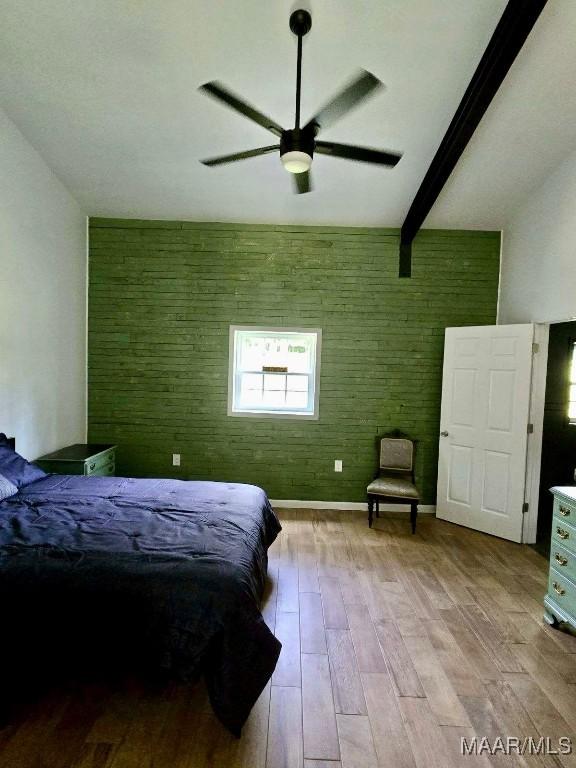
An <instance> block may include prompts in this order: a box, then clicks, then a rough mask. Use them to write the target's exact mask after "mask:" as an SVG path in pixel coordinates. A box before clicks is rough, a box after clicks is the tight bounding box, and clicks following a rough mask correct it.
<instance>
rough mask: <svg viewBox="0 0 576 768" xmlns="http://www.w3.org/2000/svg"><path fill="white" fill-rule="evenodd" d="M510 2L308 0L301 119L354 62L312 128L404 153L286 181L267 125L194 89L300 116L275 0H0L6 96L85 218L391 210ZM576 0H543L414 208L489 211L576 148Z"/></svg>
mask: <svg viewBox="0 0 576 768" xmlns="http://www.w3.org/2000/svg"><path fill="white" fill-rule="evenodd" d="M505 4H506V0H473V1H472V0H442V2H439V1H438V0H387V1H386V2H383V0H314V4H313V8H312V13H313V27H312V31H311V33H310V34H309V35H308V36H307V38H306V39H305V42H304V68H303V106H302V112H303V117H304V118H307V117H308V116H310V115H311V114H312V113H313V112H314V111H316V108H317V107H318V106H320V105H321V104H322V103H323V102H324V101H325V100H326V99H327V98H329V97H331V96H332V95H333V94H334V93H335V91H337V90H338V89H339V88H340V87H341V86H342V84H344V83H345V82H346V81H347V80H348V79H349V78H350V76H351V75H353V74H354V73H355V72H356V71H357V70H358V69H359V68H361V67H362V68H365V69H368V70H370V71H371V72H373V73H374V74H376V75H377V76H378V77H379V78H380V79H382V80H383V81H384V83H386V85H387V90H386V91H385V92H384V93H383V94H378V95H376V96H375V97H374V98H373V99H372V100H370V101H369V102H367V103H365V104H364V105H363V106H361V107H360V108H359V109H358V110H356V111H355V112H353V113H351V114H349V115H348V116H347V117H346V118H344V119H342V120H341V121H340V122H339V123H338V124H337V125H335V126H333V127H332V128H331V129H330V130H327V131H326V132H325V133H323V134H322V137H323V138H325V139H327V140H333V141H341V142H345V143H358V144H366V145H371V146H376V147H382V148H387V149H394V150H402V151H403V152H404V157H403V159H402V160H401V162H400V163H399V164H398V166H397V167H396V168H395V169H393V170H390V169H382V168H380V167H371V166H367V165H363V164H358V163H351V162H349V161H345V160H338V159H335V158H329V157H323V156H317V157H315V159H314V166H313V174H314V182H315V190H314V192H312V193H311V194H309V195H300V196H296V195H293V194H292V189H291V181H292V180H291V179H290V178H289V176H288V174H287V173H286V172H285V171H284V170H283V168H282V166H281V164H280V162H279V160H278V158H277V157H276V156H275V155H269V156H264V157H261V158H256V159H252V160H247V161H245V162H242V163H237V164H234V165H228V166H222V167H219V168H207V167H205V166H203V165H201V164H200V163H199V162H198V160H199V159H200V158H203V157H211V156H214V155H218V154H224V153H228V152H234V151H239V150H243V149H251V148H254V147H258V146H262V145H266V144H270V143H274V137H273V136H272V135H271V134H269V133H267V132H266V131H265V130H264V129H262V128H260V127H259V126H257V125H254V124H252V123H250V122H248V121H247V120H246V119H244V118H242V117H240V116H238V115H237V114H235V113H233V112H232V111H230V110H227V109H225V108H224V107H222V106H221V105H219V104H217V103H216V102H214V101H212V100H210V99H208V98H206V97H205V96H204V95H202V94H199V93H198V92H197V88H198V86H199V85H200V84H202V83H203V82H205V81H207V80H213V79H218V80H221V81H223V82H224V83H225V84H227V85H228V86H229V87H230V88H232V89H233V90H234V91H236V92H238V93H240V94H241V95H242V96H244V97H245V98H246V99H247V100H248V101H249V102H251V103H253V104H254V105H256V106H257V107H259V108H260V109H261V110H262V111H264V112H265V113H267V114H269V115H270V116H271V117H273V118H275V119H277V120H278V121H279V122H280V123H281V124H283V125H284V126H285V127H290V125H291V124H292V123H293V119H294V115H293V109H294V106H293V102H294V88H295V55H296V45H295V38H294V37H293V36H292V34H291V32H290V31H289V29H288V17H289V14H290V12H291V10H293V9H294V8H296V7H299V6H300V5H303V6H304V7H307V4H306V3H298V2H293V3H290V2H289V1H288V0H274V1H272V0H242V2H239V1H238V0H218V2H214V0H50V2H46V0H27V2H22V0H0V18H1V19H2V22H1V24H0V105H1V106H3V107H4V108H5V110H6V111H7V113H8V115H9V116H10V117H11V118H12V119H13V120H14V121H15V123H16V124H17V125H18V127H19V128H20V129H21V131H22V132H23V133H24V135H25V136H26V137H27V138H28V140H29V141H30V142H31V143H32V144H33V146H34V147H36V149H37V150H38V151H39V152H40V153H41V154H42V156H43V157H44V158H45V160H46V161H47V162H48V164H49V165H50V166H51V167H52V168H53V169H54V171H55V172H56V173H57V174H58V176H59V177H60V178H61V179H62V181H63V182H64V183H65V184H66V185H67V187H68V188H69V189H70V191H71V192H72V193H73V194H74V195H75V196H76V198H77V199H78V200H79V202H80V203H81V204H82V205H83V207H84V209H85V210H86V211H87V213H89V214H91V215H103V216H121V217H142V218H172V219H190V220H218V221H255V222H274V223H291V222H294V223H310V224H340V225H356V226H361V225H375V226H398V225H400V224H401V223H402V221H403V218H404V216H405V214H406V212H407V210H408V208H409V206H410V203H411V201H412V199H413V197H414V194H415V193H416V190H417V189H418V186H419V184H420V182H421V180H422V178H423V176H424V174H425V172H426V170H427V168H428V165H429V163H430V161H431V159H432V157H433V155H434V152H435V150H436V148H437V146H438V144H439V142H440V140H441V138H442V136H443V135H444V132H445V130H446V128H447V126H448V124H449V122H450V119H451V117H452V115H453V114H454V111H455V109H456V107H457V105H458V103H459V101H460V98H461V96H462V94H463V92H464V89H465V87H466V85H467V84H468V82H469V80H470V78H471V76H472V74H473V72H474V69H475V67H476V64H477V63H478V61H479V59H480V56H481V54H482V52H483V50H484V49H485V47H486V45H487V43H488V40H489V39H490V36H491V34H492V32H493V29H494V27H495V25H496V23H497V21H498V19H499V17H500V15H501V13H502V11H503V9H504V7H505ZM575 27H576V3H575V2H574V0H550V2H549V3H548V7H547V8H546V9H545V11H544V13H543V16H542V17H541V19H540V20H539V22H538V23H537V27H536V28H535V30H534V31H533V33H532V35H531V37H530V38H529V40H528V42H527V45H526V47H525V49H524V50H523V51H522V52H521V54H520V57H519V59H518V60H517V62H516V63H515V65H514V67H513V70H512V71H511V72H510V74H509V76H508V78H507V79H506V81H505V83H504V85H503V87H502V89H501V91H500V93H499V94H498V96H497V98H496V100H495V102H494V103H493V105H492V107H491V108H490V110H489V113H488V114H487V115H486V116H485V119H484V120H483V122H482V124H481V126H480V128H479V130H478V132H477V134H476V136H475V137H474V139H473V141H472V143H471V145H470V147H469V148H468V149H467V150H466V153H465V156H464V157H463V158H462V160H461V162H460V164H459V166H458V168H457V169H456V171H455V173H454V174H453V177H452V179H451V180H450V182H449V184H448V185H447V187H446V189H445V190H444V192H443V193H442V196H441V198H440V200H439V201H438V203H437V205H436V206H435V208H434V209H433V211H432V213H431V215H430V217H429V219H428V221H427V224H428V225H429V226H442V227H448V226H453V227H479V226H482V227H489V228H499V227H500V226H502V224H503V222H504V220H505V218H506V216H507V215H508V213H509V212H510V211H511V210H512V209H513V208H514V207H515V206H516V205H517V204H518V203H519V202H520V201H521V200H522V199H523V197H525V195H526V194H527V193H528V192H529V190H530V189H531V188H532V187H533V186H535V185H536V184H538V183H539V181H540V180H541V179H542V178H543V177H544V176H545V175H547V173H548V172H549V171H550V170H551V169H552V168H553V167H554V166H555V165H556V164H557V163H558V162H559V161H560V159H561V157H562V155H563V154H564V153H565V152H566V151H567V150H568V149H569V148H572V147H574V146H576V135H575V134H576V132H575V129H574V126H575V125H576V120H575V118H576V89H574V88H573V83H572V79H573V73H574V72H575V71H576V45H575V43H574V39H575V32H576V29H575Z"/></svg>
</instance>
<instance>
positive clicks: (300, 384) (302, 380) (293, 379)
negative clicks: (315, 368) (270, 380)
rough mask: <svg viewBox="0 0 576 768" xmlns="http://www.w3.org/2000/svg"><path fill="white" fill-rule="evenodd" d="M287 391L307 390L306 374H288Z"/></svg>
mask: <svg viewBox="0 0 576 768" xmlns="http://www.w3.org/2000/svg"><path fill="white" fill-rule="evenodd" d="M288 391H289V392H308V376H288Z"/></svg>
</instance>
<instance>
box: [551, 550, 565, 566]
mask: <svg viewBox="0 0 576 768" xmlns="http://www.w3.org/2000/svg"><path fill="white" fill-rule="evenodd" d="M554 559H555V560H556V562H557V563H560V565H568V558H567V557H564V556H563V555H561V554H560V552H555V554H554Z"/></svg>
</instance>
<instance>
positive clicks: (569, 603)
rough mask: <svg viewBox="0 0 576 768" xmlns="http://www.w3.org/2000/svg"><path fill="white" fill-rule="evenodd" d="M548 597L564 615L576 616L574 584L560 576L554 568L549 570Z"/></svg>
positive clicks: (575, 585)
mask: <svg viewBox="0 0 576 768" xmlns="http://www.w3.org/2000/svg"><path fill="white" fill-rule="evenodd" d="M548 595H549V596H550V598H551V599H552V600H554V602H555V603H557V604H558V605H559V606H560V608H563V610H564V611H566V613H569V614H571V615H572V616H575V615H576V584H574V582H573V581H570V579H567V578H566V577H565V576H563V575H561V574H560V573H559V572H558V571H557V570H556V569H555V568H550V579H549V581H548Z"/></svg>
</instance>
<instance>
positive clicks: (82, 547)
mask: <svg viewBox="0 0 576 768" xmlns="http://www.w3.org/2000/svg"><path fill="white" fill-rule="evenodd" d="M11 451H12V449H11V447H10V446H9V445H8V439H7V438H6V437H5V436H4V435H0V477H4V479H5V480H6V481H7V482H8V483H10V482H11V481H13V480H15V479H17V478H15V477H14V468H13V466H12V464H13V463H14V461H16V462H18V459H19V460H20V461H21V462H23V461H24V460H23V459H21V458H20V457H18V459H15V460H14V461H13V460H12V458H11V457H12V452H11ZM14 456H17V454H14ZM25 464H27V463H26V462H25ZM19 466H20V467H22V466H23V465H19ZM27 467H29V468H31V470H26V471H25V472H24V478H23V480H22V482H20V483H17V482H15V483H14V486H15V488H16V492H13V493H11V494H9V495H8V496H7V497H6V498H4V500H2V501H0V601H1V602H0V604H1V605H2V617H3V622H2V623H3V630H2V633H0V653H1V654H2V655H1V657H2V658H3V659H4V660H5V661H6V660H7V659H10V660H11V667H12V670H14V669H16V670H17V674H16V676H15V677H16V682H18V678H19V677H20V674H19V671H20V670H22V671H24V670H26V671H28V672H29V671H30V670H31V669H34V668H35V666H38V667H42V666H46V665H48V666H54V665H56V666H59V665H60V664H62V663H64V664H65V663H66V662H67V661H70V660H71V659H73V658H74V663H78V662H80V663H84V664H87V665H91V664H93V663H94V664H104V665H114V664H115V663H117V664H118V666H119V667H122V666H123V665H125V664H126V663H128V662H129V664H130V666H133V667H134V668H137V669H140V670H146V671H147V672H151V673H154V674H156V673H158V674H162V675H165V676H166V677H168V678H169V679H174V678H175V679H178V680H195V679H196V678H197V677H198V676H199V675H202V676H203V677H204V679H205V681H206V686H207V689H208V693H209V696H210V701H211V704H212V707H213V709H214V712H215V713H216V715H217V716H218V717H219V719H220V720H221V721H222V723H223V724H224V725H225V726H226V727H227V728H228V729H229V730H230V731H231V732H232V733H234V734H235V735H240V731H241V728H242V725H243V723H244V722H245V720H246V718H247V717H248V714H249V712H250V710H251V708H252V706H253V704H254V703H255V701H256V699H257V698H258V696H259V694H260V693H261V691H262V690H263V688H264V686H265V685H266V683H267V681H268V680H269V678H270V676H271V675H272V672H273V670H274V667H275V665H276V661H277V659H278V655H279V653H280V647H281V646H280V643H279V642H278V640H277V639H276V638H275V637H274V635H273V634H272V633H271V632H270V630H269V629H268V627H267V626H266V624H265V623H264V620H263V619H262V616H261V613H260V610H259V605H260V600H261V598H262V594H263V589H264V585H265V579H266V571H267V549H268V547H269V546H270V544H271V543H272V542H273V541H274V539H275V538H276V536H277V534H278V532H279V531H280V524H279V522H278V519H277V518H276V515H275V514H274V512H273V510H272V508H271V507H270V504H269V502H268V499H267V497H266V494H265V493H264V491H263V490H262V489H260V488H257V487H256V486H252V485H241V484H233V483H216V482H194V481H180V480H149V479H132V478H116V477H79V476H68V475H45V474H44V473H43V472H42V471H41V470H39V469H38V468H36V467H34V465H30V464H28V465H27ZM16 474H18V473H16ZM13 490H14V489H13ZM3 495H6V491H5V492H4V494H3ZM14 659H17V660H18V661H17V663H15V665H14V664H13V663H12V662H13V660H14ZM18 665H21V667H20V670H19V669H18Z"/></svg>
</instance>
